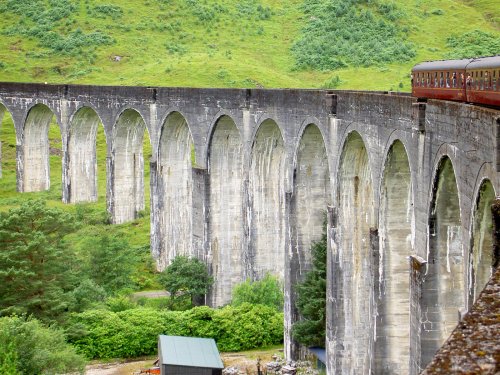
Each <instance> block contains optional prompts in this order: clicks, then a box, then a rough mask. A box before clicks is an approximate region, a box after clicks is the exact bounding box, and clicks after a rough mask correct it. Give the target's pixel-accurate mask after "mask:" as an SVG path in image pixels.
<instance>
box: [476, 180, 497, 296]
mask: <svg viewBox="0 0 500 375" xmlns="http://www.w3.org/2000/svg"><path fill="white" fill-rule="evenodd" d="M495 198H496V195H495V189H494V187H493V184H492V183H491V181H490V180H489V179H484V180H483V181H482V183H481V187H480V188H479V191H478V193H477V196H476V200H475V202H476V204H475V206H474V213H473V217H472V236H471V254H470V261H469V279H470V281H469V295H470V302H471V304H472V303H473V302H474V301H475V300H476V299H477V297H478V296H479V293H481V291H482V290H483V289H484V286H485V285H486V283H487V282H488V281H489V279H490V277H491V275H492V274H493V267H494V264H495V262H497V261H498V259H495V254H494V232H495V224H494V219H493V213H492V205H493V203H494V201H495Z"/></svg>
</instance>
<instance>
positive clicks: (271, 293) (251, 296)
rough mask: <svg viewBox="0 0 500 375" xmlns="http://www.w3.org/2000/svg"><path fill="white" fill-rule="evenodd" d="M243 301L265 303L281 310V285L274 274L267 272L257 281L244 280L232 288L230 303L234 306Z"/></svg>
mask: <svg viewBox="0 0 500 375" xmlns="http://www.w3.org/2000/svg"><path fill="white" fill-rule="evenodd" d="M243 303H251V304H254V305H255V304H259V305H266V306H269V307H273V308H275V309H276V310H277V311H281V310H283V286H282V285H281V282H280V281H279V279H278V278H277V277H276V276H272V275H270V274H269V273H267V274H266V276H264V278H263V279H261V280H258V281H250V280H246V281H244V282H242V283H240V284H238V285H236V286H235V287H234V289H233V298H232V301H231V304H232V305H234V306H239V305H242V304H243Z"/></svg>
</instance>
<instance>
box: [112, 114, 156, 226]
mask: <svg viewBox="0 0 500 375" xmlns="http://www.w3.org/2000/svg"><path fill="white" fill-rule="evenodd" d="M145 130H146V124H145V123H144V120H143V119H142V117H141V115H140V114H139V113H138V112H137V111H136V110H133V109H126V110H125V111H123V112H122V113H121V114H120V116H119V118H118V120H117V122H116V123H115V126H114V128H113V139H114V142H113V148H112V150H111V155H112V156H111V157H112V160H113V171H112V174H113V178H112V183H113V189H112V190H113V197H112V200H113V201H112V202H111V205H112V209H111V212H112V216H113V218H112V220H113V223H115V224H121V223H124V222H127V221H131V220H134V219H136V218H137V217H138V215H139V212H141V211H143V210H144V209H145V208H146V205H145V193H146V188H145V183H144V179H145V173H144V147H143V146H144V143H145V141H146V139H147V138H149V137H148V135H147V131H145ZM145 134H146V137H145Z"/></svg>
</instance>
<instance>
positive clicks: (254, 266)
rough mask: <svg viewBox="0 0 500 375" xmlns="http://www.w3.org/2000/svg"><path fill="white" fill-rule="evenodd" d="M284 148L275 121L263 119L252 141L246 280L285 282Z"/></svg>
mask: <svg viewBox="0 0 500 375" xmlns="http://www.w3.org/2000/svg"><path fill="white" fill-rule="evenodd" d="M284 165H285V146H284V142H283V136H282V134H281V131H280V129H279V127H278V125H277V124H276V122H275V121H274V120H271V119H266V120H264V121H263V122H262V123H261V124H260V126H259V128H258V129H257V131H256V133H255V137H254V139H253V144H252V150H251V156H250V168H249V176H248V178H249V182H248V196H249V210H250V213H249V215H248V216H249V219H248V227H249V234H250V236H249V250H248V256H247V258H246V259H245V263H246V266H245V267H246V270H247V275H246V276H247V277H250V278H251V279H253V280H256V279H260V278H262V277H263V276H264V275H265V274H266V273H271V274H273V275H275V276H278V277H279V278H281V279H282V280H283V279H284V271H285V270H284V268H285V245H284V244H285V227H284V208H285V204H284V200H285V192H284V183H285V178H284V174H285V167H284Z"/></svg>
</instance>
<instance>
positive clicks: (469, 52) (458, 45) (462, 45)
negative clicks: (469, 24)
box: [446, 30, 500, 59]
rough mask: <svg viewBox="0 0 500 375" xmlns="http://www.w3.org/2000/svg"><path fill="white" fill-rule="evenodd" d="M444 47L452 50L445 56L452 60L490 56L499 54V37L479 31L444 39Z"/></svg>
mask: <svg viewBox="0 0 500 375" xmlns="http://www.w3.org/2000/svg"><path fill="white" fill-rule="evenodd" d="M446 45H447V46H448V47H450V48H451V49H452V51H451V52H450V53H449V54H448V55H447V56H448V57H449V58H453V59H462V58H466V57H471V56H472V57H476V56H492V55H495V54H498V53H500V37H499V36H498V35H495V34H493V33H488V32H484V31H481V30H472V31H469V32H466V33H462V34H454V35H452V36H450V37H449V38H448V39H446Z"/></svg>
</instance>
